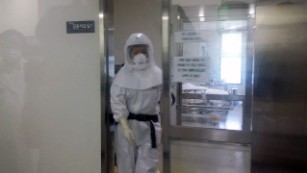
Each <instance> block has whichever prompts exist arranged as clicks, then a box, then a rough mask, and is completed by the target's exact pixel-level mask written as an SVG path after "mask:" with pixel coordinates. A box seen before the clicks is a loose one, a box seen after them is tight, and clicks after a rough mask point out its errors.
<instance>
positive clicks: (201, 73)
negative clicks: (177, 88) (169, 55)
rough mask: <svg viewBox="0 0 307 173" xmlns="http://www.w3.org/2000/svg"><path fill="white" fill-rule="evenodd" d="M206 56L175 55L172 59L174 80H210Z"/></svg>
mask: <svg viewBox="0 0 307 173" xmlns="http://www.w3.org/2000/svg"><path fill="white" fill-rule="evenodd" d="M208 79H209V76H208V72H207V64H206V58H204V57H174V58H173V59H172V81H173V82H197V83H206V82H208Z"/></svg>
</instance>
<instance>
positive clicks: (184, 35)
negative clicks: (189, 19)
mask: <svg viewBox="0 0 307 173" xmlns="http://www.w3.org/2000/svg"><path fill="white" fill-rule="evenodd" d="M205 38H206V32H204V31H181V32H175V42H176V43H185V42H204V41H206V40H205Z"/></svg>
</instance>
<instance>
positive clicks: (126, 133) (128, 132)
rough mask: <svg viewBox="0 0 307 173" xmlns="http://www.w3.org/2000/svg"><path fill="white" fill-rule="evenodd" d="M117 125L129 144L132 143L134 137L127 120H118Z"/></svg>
mask: <svg viewBox="0 0 307 173" xmlns="http://www.w3.org/2000/svg"><path fill="white" fill-rule="evenodd" d="M119 124H120V125H121V127H122V128H123V130H124V136H125V138H126V140H127V141H128V142H129V143H133V141H134V135H133V132H132V131H131V129H130V127H129V126H128V122H127V119H126V118H120V119H119Z"/></svg>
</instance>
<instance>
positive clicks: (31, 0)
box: [0, 0, 38, 35]
mask: <svg viewBox="0 0 307 173" xmlns="http://www.w3.org/2000/svg"><path fill="white" fill-rule="evenodd" d="M0 10H1V16H0V21H1V25H0V32H3V31H4V30H7V29H10V28H15V29H19V30H22V31H23V34H25V35H33V34H34V31H35V27H36V24H37V21H38V0H26V1H25V0H1V1H0Z"/></svg>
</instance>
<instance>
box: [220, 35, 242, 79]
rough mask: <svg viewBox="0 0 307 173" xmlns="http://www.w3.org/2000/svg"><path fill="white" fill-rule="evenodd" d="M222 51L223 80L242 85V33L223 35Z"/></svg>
mask: <svg viewBox="0 0 307 173" xmlns="http://www.w3.org/2000/svg"><path fill="white" fill-rule="evenodd" d="M221 50H222V52H221V54H222V55H221V79H222V80H223V81H225V82H226V83H231V84H239V83H241V67H242V66H241V64H242V33H223V34H222V48H221Z"/></svg>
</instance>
